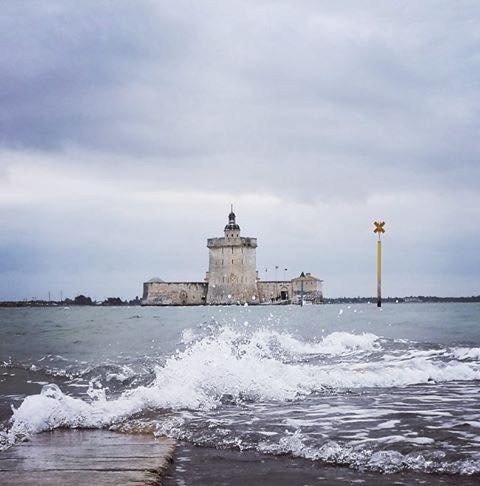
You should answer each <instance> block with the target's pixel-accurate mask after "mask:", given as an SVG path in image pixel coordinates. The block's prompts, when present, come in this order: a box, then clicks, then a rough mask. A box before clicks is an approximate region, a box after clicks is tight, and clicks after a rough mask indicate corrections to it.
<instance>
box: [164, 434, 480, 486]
mask: <svg viewBox="0 0 480 486" xmlns="http://www.w3.org/2000/svg"><path fill="white" fill-rule="evenodd" d="M163 481H164V484H165V486H176V485H179V484H181V485H193V484H195V485H205V486H207V485H211V484H215V485H216V486H231V485H233V486H244V485H245V484H249V485H259V486H260V485H261V486H264V485H267V486H279V485H280V486H282V485H285V486H296V485H298V486H307V485H312V486H313V485H316V484H319V483H325V484H328V485H332V486H344V485H345V484H365V485H368V486H370V485H371V486H383V485H386V484H395V485H404V486H410V485H428V486H430V485H433V486H436V485H438V486H440V485H441V486H457V485H458V484H459V483H461V484H462V486H474V485H478V481H479V478H478V476H466V475H465V476H460V475H447V474H428V473H420V472H418V473H417V472H414V471H401V472H396V473H387V474H385V473H381V472H373V471H361V470H357V469H352V468H349V467H347V466H340V465H329V464H323V463H320V462H316V461H313V460H310V459H304V458H296V457H293V456H289V455H286V454H284V455H267V454H262V453H260V452H256V451H239V450H234V449H214V448H211V447H203V446H196V445H193V444H190V443H187V442H181V441H179V442H177V447H176V450H175V453H174V455H173V462H172V463H171V464H170V466H169V468H168V470H167V472H166V475H165V477H164V479H163Z"/></svg>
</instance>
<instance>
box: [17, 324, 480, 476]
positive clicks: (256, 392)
mask: <svg viewBox="0 0 480 486" xmlns="http://www.w3.org/2000/svg"><path fill="white" fill-rule="evenodd" d="M183 341H184V344H185V349H184V350H178V351H177V352H176V353H174V354H173V355H172V356H170V357H169V358H168V359H167V360H166V361H165V363H164V365H163V366H157V367H156V369H155V378H154V380H153V382H152V383H151V384H150V385H148V386H138V387H134V388H132V389H129V390H127V391H125V392H123V393H122V394H121V395H120V396H117V397H116V398H110V399H108V398H107V396H106V393H105V390H104V389H102V388H101V387H99V385H98V383H95V381H94V380H92V382H91V383H90V387H89V390H88V395H89V397H90V401H85V400H82V399H79V398H73V397H70V396H68V395H66V394H65V393H63V392H62V390H61V389H60V388H59V387H58V386H57V385H53V384H50V385H46V386H44V387H43V389H42V392H41V393H40V394H38V395H32V396H28V397H26V398H25V399H24V401H23V402H22V404H21V405H20V406H19V407H18V408H17V409H15V410H14V412H13V416H12V419H11V428H10V430H9V432H8V436H9V438H10V439H9V441H10V442H11V441H12V440H14V439H15V438H16V437H21V436H24V435H28V434H32V433H37V432H41V431H44V430H50V429H54V428H57V427H88V428H100V427H105V426H110V425H112V424H118V423H121V422H122V421H124V420H126V419H128V418H131V417H133V416H134V415H136V414H139V413H141V412H145V411H151V410H157V411H158V414H159V416H161V415H162V413H164V412H162V410H185V409H187V410H188V409H189V410H193V411H202V410H203V411H208V410H212V409H216V408H218V407H220V406H221V405H222V404H223V403H224V401H225V400H226V399H228V401H229V403H236V404H245V403H262V402H272V401H273V402H280V403H282V402H288V401H292V400H303V399H305V398H306V397H308V396H311V395H312V394H316V393H320V394H321V393H326V392H327V393H330V392H331V391H332V390H343V389H359V388H367V387H396V386H405V385H413V384H422V383H431V382H432V381H433V382H449V381H455V380H467V381H469V380H478V379H480V362H478V361H475V360H474V359H473V356H474V355H475V353H471V352H470V351H468V349H467V350H465V349H463V348H462V349H463V350H462V351H459V350H457V351H455V350H453V351H452V352H450V357H449V358H448V359H446V358H445V352H443V353H433V354H432V353H428V354H425V353H422V352H421V351H419V352H418V353H417V354H416V353H415V352H409V354H408V357H407V356H406V355H405V354H403V355H400V356H395V355H389V356H388V359H383V357H382V356H380V358H378V357H377V358H375V359H367V357H369V356H370V354H371V353H374V352H375V353H377V354H378V353H380V354H381V352H382V351H383V348H382V340H381V339H380V338H379V337H378V336H376V335H374V334H370V333H363V334H354V333H347V332H334V333H331V334H329V335H328V336H326V337H325V338H323V339H319V340H317V341H313V342H305V341H303V340H301V339H298V338H296V337H294V336H292V335H291V334H288V333H282V332H278V331H273V330H268V329H260V330H256V331H255V332H250V333H248V332H246V331H245V328H243V329H242V330H240V326H239V327H238V328H232V327H230V326H222V327H219V328H217V329H215V330H214V331H213V332H210V333H208V334H207V335H203V336H197V335H196V333H195V332H194V331H192V330H189V331H186V332H184V335H183ZM342 356H348V357H350V358H351V357H352V356H354V357H355V360H353V361H352V360H350V361H349V362H347V361H342V360H341V359H336V360H335V359H334V360H333V361H332V360H325V359H324V358H323V357H336V358H338V357H342ZM305 357H308V360H307V361H305V360H304V358H305ZM314 357H315V359H314ZM467 358H468V359H467ZM125 371H128V373H130V372H131V370H125ZM114 378H115V379H123V378H124V377H123V376H116V377H113V376H111V377H110V379H114ZM387 424H388V425H387ZM392 426H393V425H392V423H391V422H390V423H388V422H386V423H385V424H384V426H383V428H385V429H388V428H390V427H392ZM378 429H379V430H381V429H382V427H378ZM167 432H168V431H167ZM392 436H393V434H392ZM397 440H399V439H398V437H396V438H395V440H393V439H392V441H393V442H395V441H397ZM411 440H412V441H413V442H415V443H416V444H417V445H422V444H427V443H428V442H429V440H428V438H422V437H418V438H413V439H411ZM422 441H423V442H422ZM258 450H260V451H262V452H270V453H284V452H288V453H290V454H293V455H299V456H302V457H306V458H310V459H313V460H322V461H326V462H336V463H344V464H350V465H354V466H359V467H360V466H362V467H368V468H370V469H375V468H377V465H376V464H377V463H378V462H379V461H381V462H382V463H383V464H387V466H386V467H384V468H383V470H385V471H394V470H398V469H399V468H400V469H401V468H405V467H413V466H412V464H413V462H412V461H413V459H411V458H409V457H407V458H406V457H400V456H401V454H400V453H398V454H400V456H399V455H398V454H396V455H395V454H394V455H391V456H389V457H388V458H387V457H385V455H383V456H382V457H380V456H379V455H376V454H377V453H376V452H375V451H374V449H369V450H370V453H369V454H367V455H365V454H366V453H365V450H362V452H358V451H357V450H353V449H351V448H350V449H349V448H348V447H347V449H345V446H342V445H338V444H335V443H329V444H327V445H325V444H324V445H322V446H320V447H313V446H311V445H306V444H305V443H304V441H303V438H302V436H301V434H300V432H298V433H297V434H296V435H295V434H293V435H286V436H285V437H283V438H282V439H281V440H280V441H279V442H277V443H272V442H268V443H260V444H259V445H258ZM393 452H394V451H393ZM425 460H426V459H425ZM388 464H391V466H388ZM452 467H453V466H452ZM462 467H463V466H462ZM472 467H473V466H472ZM475 467H476V466H475ZM424 469H425V470H427V469H428V467H426V466H425V467H424ZM457 469H458V470H459V471H460V469H461V467H460V466H459V467H458V468H457ZM467 469H468V467H466V469H465V470H467ZM468 471H470V469H468ZM468 471H467V472H468Z"/></svg>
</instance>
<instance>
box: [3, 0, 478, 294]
mask: <svg viewBox="0 0 480 486" xmlns="http://www.w3.org/2000/svg"><path fill="white" fill-rule="evenodd" d="M479 19H480V7H479V6H478V5H477V2H473V1H472V2H467V1H464V2H451V1H443V2H442V1H440V2H439V1H431V2H429V1H424V2H420V3H418V2H413V1H412V2H396V3H387V2H368V1H364V2H358V1H355V2H353V1H352V2H346V1H344V2H318V1H315V2H314V1H301V2H296V1H286V0H285V1H280V2H278V1H275V2H269V1H262V2H253V1H252V2H248V1H247V2H245V1H243V2H235V1H233V2H220V1H207V2H202V3H198V2H187V1H176V2H166V1H161V2H156V1H155V2H154V1H138V2H134V3H132V2H122V1H119V2H114V3H113V2H107V1H104V2H101V1H100V2H99V1H95V2H93V1H92V2H81V3H78V2H74V1H71V2H69V1H64V2H48V1H47V2H42V3H41V4H40V3H39V4H37V3H33V2H24V3H17V2H10V3H7V4H6V6H4V11H3V14H2V16H1V18H0V41H1V42H0V45H1V46H2V47H1V49H2V56H0V72H2V76H1V77H0V99H1V108H2V109H1V114H0V218H1V221H0V222H1V224H2V228H3V229H4V231H2V232H1V234H0V273H1V279H0V298H3V299H7V298H22V297H32V296H45V295H46V294H47V293H48V291H49V290H50V291H52V292H57V293H58V292H59V290H60V289H63V291H64V294H70V295H71V294H74V293H77V292H86V293H88V294H90V295H92V296H97V297H99V298H100V297H103V296H107V295H117V294H120V295H122V296H125V297H126V296H133V295H136V294H139V293H140V292H141V282H142V281H143V280H146V279H147V278H149V277H150V276H153V275H158V276H160V277H162V278H164V279H172V280H183V279H194V280H201V279H203V276H204V271H205V270H206V265H207V251H206V248H205V239H206V238H207V237H210V236H215V235H218V234H220V233H221V230H222V227H223V224H224V219H225V216H226V212H227V211H228V206H229V203H230V201H234V202H235V204H236V207H237V215H238V218H239V222H240V224H241V226H242V229H243V230H244V233H245V232H246V233H249V234H250V235H251V236H257V237H258V238H259V244H260V246H259V249H258V267H259V270H261V274H263V273H264V272H263V270H264V269H265V268H270V271H272V270H271V269H272V268H273V267H274V265H279V266H280V267H281V268H288V269H289V271H288V273H289V274H291V275H293V274H298V273H299V272H300V271H302V270H308V271H311V272H312V273H315V274H317V275H318V276H319V277H321V278H324V279H325V281H326V293H327V294H328V295H345V294H349V295H352V294H353V295H368V294H373V293H374V284H375V282H374V268H373V262H374V255H373V252H374V241H373V235H372V234H371V223H372V220H373V219H375V218H383V219H385V220H386V221H387V229H388V233H387V237H386V239H385V247H386V248H385V292H386V293H387V294H390V295H394V294H416V293H423V294H442V295H446V294H450V295H459V294H473V293H476V294H478V293H480V292H479V286H478V282H479V277H480V257H479V256H478V251H477V250H476V248H475V246H476V245H475V242H476V241H478V239H479V236H480V234H479V233H480V229H479V228H480V225H479V223H480V217H479V215H478V214H479V212H478V207H479V202H480V201H479V199H480V192H479V189H478V186H479V183H478V181H480V164H479V162H478V159H479V155H480V147H479V144H480V141H479V137H478V133H479V128H480V120H479V113H480V110H479V108H480V99H479V98H480V94H479V93H480V86H479V85H480V77H479V73H480V55H479V54H478V53H479V52H480V28H479V24H480V21H479Z"/></svg>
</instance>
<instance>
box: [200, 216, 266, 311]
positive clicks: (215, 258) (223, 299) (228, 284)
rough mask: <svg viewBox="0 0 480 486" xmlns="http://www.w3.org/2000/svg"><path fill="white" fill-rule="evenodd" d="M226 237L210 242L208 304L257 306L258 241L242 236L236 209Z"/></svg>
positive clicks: (225, 231) (208, 243)
mask: <svg viewBox="0 0 480 486" xmlns="http://www.w3.org/2000/svg"><path fill="white" fill-rule="evenodd" d="M224 234H225V236H224V237H222V238H209V239H208V240H207V247H208V250H209V263H208V272H207V278H206V280H207V282H208V291H207V304H233V303H238V302H239V303H241V304H243V303H245V302H247V303H251V304H255V303H258V302H259V300H258V289H257V254H256V252H257V239H256V238H248V237H242V236H240V226H239V225H238V224H237V222H236V218H235V213H234V212H233V206H232V209H231V211H230V214H229V215H228V223H227V225H226V226H225V230H224Z"/></svg>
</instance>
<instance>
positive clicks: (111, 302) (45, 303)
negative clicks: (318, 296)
mask: <svg viewBox="0 0 480 486" xmlns="http://www.w3.org/2000/svg"><path fill="white" fill-rule="evenodd" d="M376 301H377V299H376V297H336V298H324V299H323V302H324V303H325V304H374V303H376ZM382 302H383V303H391V304H411V303H419V304H422V303H427V302H465V303H466V302H480V295H473V296H471V297H437V296H435V295H430V296H425V295H418V296H410V297H385V298H383V299H382ZM141 303H142V301H141V299H140V298H139V297H138V296H137V297H135V298H134V299H132V300H122V299H121V298H120V297H109V298H108V299H105V300H103V301H96V300H92V299H91V298H90V297H86V296H85V295H77V296H76V297H75V298H74V299H65V300H62V301H59V300H18V301H3V302H1V301H0V307H56V306H66V305H68V306H70V305H85V306H120V305H141Z"/></svg>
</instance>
